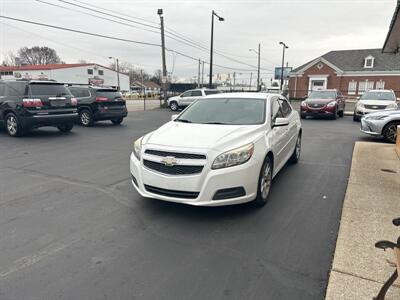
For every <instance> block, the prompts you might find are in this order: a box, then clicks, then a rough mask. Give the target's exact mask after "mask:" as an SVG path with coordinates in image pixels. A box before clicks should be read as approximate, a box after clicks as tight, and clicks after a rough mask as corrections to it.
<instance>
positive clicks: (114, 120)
mask: <svg viewBox="0 0 400 300" xmlns="http://www.w3.org/2000/svg"><path fill="white" fill-rule="evenodd" d="M123 120H124V118H118V119H112V120H111V122H112V123H113V124H114V125H119V124H121V123H122V121H123Z"/></svg>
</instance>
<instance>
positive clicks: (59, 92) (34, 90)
mask: <svg viewBox="0 0 400 300" xmlns="http://www.w3.org/2000/svg"><path fill="white" fill-rule="evenodd" d="M29 86H30V90H31V95H32V96H69V95H71V93H70V92H69V90H68V89H67V88H66V87H65V86H64V85H62V84H51V83H50V84H49V83H31V84H30V85H29Z"/></svg>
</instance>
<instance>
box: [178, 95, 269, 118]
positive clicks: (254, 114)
mask: <svg viewBox="0 0 400 300" xmlns="http://www.w3.org/2000/svg"><path fill="white" fill-rule="evenodd" d="M265 102H266V101H265V100H264V99H236V98H235V99H232V98H218V99H202V100H198V101H196V102H195V103H193V104H192V105H191V106H189V107H188V108H187V109H186V110H185V111H184V112H183V113H182V114H181V115H180V116H179V117H178V118H177V119H176V120H175V121H176V122H185V123H197V124H223V125H256V124H262V123H264V121H265Z"/></svg>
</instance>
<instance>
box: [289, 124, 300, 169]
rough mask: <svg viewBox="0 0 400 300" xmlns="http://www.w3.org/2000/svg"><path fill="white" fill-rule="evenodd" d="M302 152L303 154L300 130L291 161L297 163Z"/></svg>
mask: <svg viewBox="0 0 400 300" xmlns="http://www.w3.org/2000/svg"><path fill="white" fill-rule="evenodd" d="M300 154H301V133H300V132H299V135H298V136H297V140H296V146H295V147H294V150H293V153H292V156H291V157H290V158H289V162H290V163H292V164H297V163H298V161H299V160H300Z"/></svg>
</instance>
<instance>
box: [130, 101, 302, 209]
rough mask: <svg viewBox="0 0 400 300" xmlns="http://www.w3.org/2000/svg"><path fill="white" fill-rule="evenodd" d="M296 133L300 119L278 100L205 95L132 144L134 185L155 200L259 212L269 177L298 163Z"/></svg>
mask: <svg viewBox="0 0 400 300" xmlns="http://www.w3.org/2000/svg"><path fill="white" fill-rule="evenodd" d="M301 134H302V129H301V123H300V118H299V115H298V113H297V112H296V111H294V110H293V109H292V107H291V106H290V104H289V103H288V101H287V100H286V99H285V98H284V97H283V96H279V95H276V94H267V93H232V94H219V95H212V96H208V97H206V98H204V99H201V100H198V101H196V102H195V103H193V104H192V105H191V106H189V107H188V108H187V109H186V110H184V111H183V112H182V113H181V114H179V115H174V116H172V120H171V121H170V122H168V123H166V124H165V125H163V126H161V127H160V128H159V129H157V130H155V131H153V132H150V133H148V134H146V135H144V136H143V137H141V138H139V139H137V140H136V141H135V142H134V145H133V152H132V154H131V157H130V171H131V176H132V184H133V186H134V187H135V188H136V190H137V191H138V192H139V193H140V194H141V195H142V196H144V197H148V198H156V199H159V200H165V201H172V202H179V203H185V204H191V205H198V206H220V205H231V204H239V203H244V202H250V201H253V202H254V204H256V205H257V206H262V205H264V204H265V203H266V202H267V200H268V195H269V191H270V187H271V182H272V179H273V178H274V176H275V175H276V174H277V173H278V172H279V170H281V169H282V167H283V166H284V165H285V164H286V162H288V161H290V162H293V163H296V162H297V161H298V160H299V158H300V150H301Z"/></svg>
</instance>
